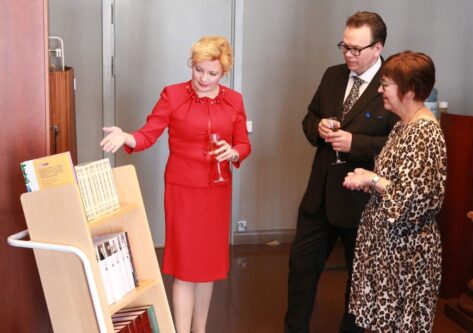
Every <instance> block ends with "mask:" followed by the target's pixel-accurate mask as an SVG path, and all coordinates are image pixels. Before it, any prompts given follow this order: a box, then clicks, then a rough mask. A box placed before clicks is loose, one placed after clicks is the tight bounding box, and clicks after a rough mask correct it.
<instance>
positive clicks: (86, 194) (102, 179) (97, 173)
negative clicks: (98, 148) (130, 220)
mask: <svg viewBox="0 0 473 333" xmlns="http://www.w3.org/2000/svg"><path fill="white" fill-rule="evenodd" d="M75 171H76V177H77V181H78V183H79V189H80V193H81V196H82V202H83V204H84V209H85V215H86V217H87V220H89V221H90V220H92V219H94V218H96V217H97V216H100V215H103V214H106V213H109V212H111V211H113V210H115V209H118V208H120V203H119V202H118V193H117V189H116V187H115V181H114V179H113V173H112V167H111V165H110V160H109V159H108V158H105V159H102V160H98V161H94V162H89V163H84V164H80V165H77V166H76V167H75Z"/></svg>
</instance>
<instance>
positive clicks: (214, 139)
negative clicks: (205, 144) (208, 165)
mask: <svg viewBox="0 0 473 333" xmlns="http://www.w3.org/2000/svg"><path fill="white" fill-rule="evenodd" d="M220 140H221V138H220V135H219V134H217V133H211V134H210V152H214V151H215V150H216V149H217V148H218V142H219V141H220ZM212 156H213V158H215V160H216V162H217V172H218V178H217V179H215V180H214V182H215V183H218V182H223V181H225V178H223V177H222V172H221V171H220V162H219V161H217V155H212Z"/></svg>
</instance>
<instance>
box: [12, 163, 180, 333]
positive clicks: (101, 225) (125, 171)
mask: <svg viewBox="0 0 473 333" xmlns="http://www.w3.org/2000/svg"><path fill="white" fill-rule="evenodd" d="M113 171H114V176H115V182H116V185H117V190H118V195H119V200H120V206H121V208H120V209H119V210H116V211H114V212H112V213H109V214H106V215H104V216H101V217H98V218H96V219H94V220H92V221H90V222H87V219H86V217H85V213H84V210H83V206H82V202H81V197H80V192H79V189H78V187H77V186H76V185H75V184H67V185H63V186H58V187H54V188H50V189H45V190H41V191H37V192H31V193H24V194H23V195H22V196H21V202H22V205H23V210H24V213H25V217H26V222H27V225H28V230H29V233H30V237H31V240H32V241H36V242H44V243H52V244H63V245H70V246H73V247H75V248H78V249H80V250H81V251H82V252H83V253H84V254H85V256H86V257H87V258H88V261H89V262H90V266H91V271H92V273H93V280H94V281H95V284H96V285H97V292H98V298H99V300H100V308H99V310H100V311H99V312H102V313H103V318H104V321H105V326H106V330H107V332H113V325H112V321H111V316H112V314H113V313H115V312H116V311H118V310H119V309H121V308H123V307H128V306H137V305H145V304H153V306H154V309H155V311H156V316H157V319H158V323H159V328H160V331H161V332H166V333H170V332H175V330H174V325H173V322H172V317H171V312H170V308H169V304H168V302H167V298H166V293H165V290H164V285H163V281H162V278H161V272H160V269H159V265H158V261H157V258H156V252H155V249H154V245H153V241H152V238H151V234H150V229H149V226H148V221H147V217H146V212H145V209H144V205H143V200H142V197H141V192H140V187H139V184H138V179H137V176H136V172H135V169H134V167H133V166H131V165H127V166H123V167H118V168H115V169H113ZM119 231H126V232H127V233H128V237H129V247H130V249H131V253H132V256H133V262H134V264H135V268H136V274H137V277H138V280H139V286H138V287H137V288H136V289H134V290H133V291H131V292H130V293H128V294H127V295H125V296H124V298H122V299H121V300H119V301H118V302H116V303H114V304H111V305H108V304H107V301H106V296H105V290H104V286H103V284H102V282H101V281H102V280H101V276H100V269H99V266H98V263H97V261H96V257H95V249H94V246H93V241H92V238H93V237H94V236H95V235H101V234H106V233H113V232H119ZM34 251H35V257H36V262H37V266H38V271H39V274H40V278H41V284H42V286H43V290H44V294H45V297H46V302H47V305H48V310H49V314H50V318H51V322H52V325H53V329H54V331H55V332H78V333H79V332H80V333H82V332H88V333H89V332H99V324H98V320H97V319H96V311H94V306H93V301H92V298H91V296H90V292H89V286H88V284H87V280H86V276H85V273H84V269H83V267H82V263H81V260H79V258H78V257H76V256H74V255H73V254H69V253H61V252H52V251H45V250H34Z"/></svg>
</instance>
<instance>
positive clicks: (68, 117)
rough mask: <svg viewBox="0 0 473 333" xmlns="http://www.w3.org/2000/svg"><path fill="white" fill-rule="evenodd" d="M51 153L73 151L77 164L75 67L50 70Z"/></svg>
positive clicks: (73, 158) (72, 154)
mask: <svg viewBox="0 0 473 333" xmlns="http://www.w3.org/2000/svg"><path fill="white" fill-rule="evenodd" d="M49 106H50V134H51V138H50V145H51V147H50V150H51V154H58V153H63V152H66V151H70V152H71V157H72V161H73V162H74V165H76V164H77V142H76V141H77V139H76V113H75V99H74V69H73V68H71V67H66V68H65V70H64V71H50V72H49Z"/></svg>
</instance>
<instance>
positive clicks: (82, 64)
mask: <svg viewBox="0 0 473 333" xmlns="http://www.w3.org/2000/svg"><path fill="white" fill-rule="evenodd" d="M48 1H49V35H52V36H58V37H61V38H62V39H63V40H64V50H65V51H64V53H65V60H66V66H70V67H73V68H74V74H75V77H76V83H77V90H76V92H75V101H76V127H77V155H78V161H79V163H84V162H88V161H94V160H97V159H100V158H102V156H103V155H102V152H101V150H100V147H99V145H98V142H100V139H101V138H102V3H101V1H99V0H81V1H72V0H48Z"/></svg>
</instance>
